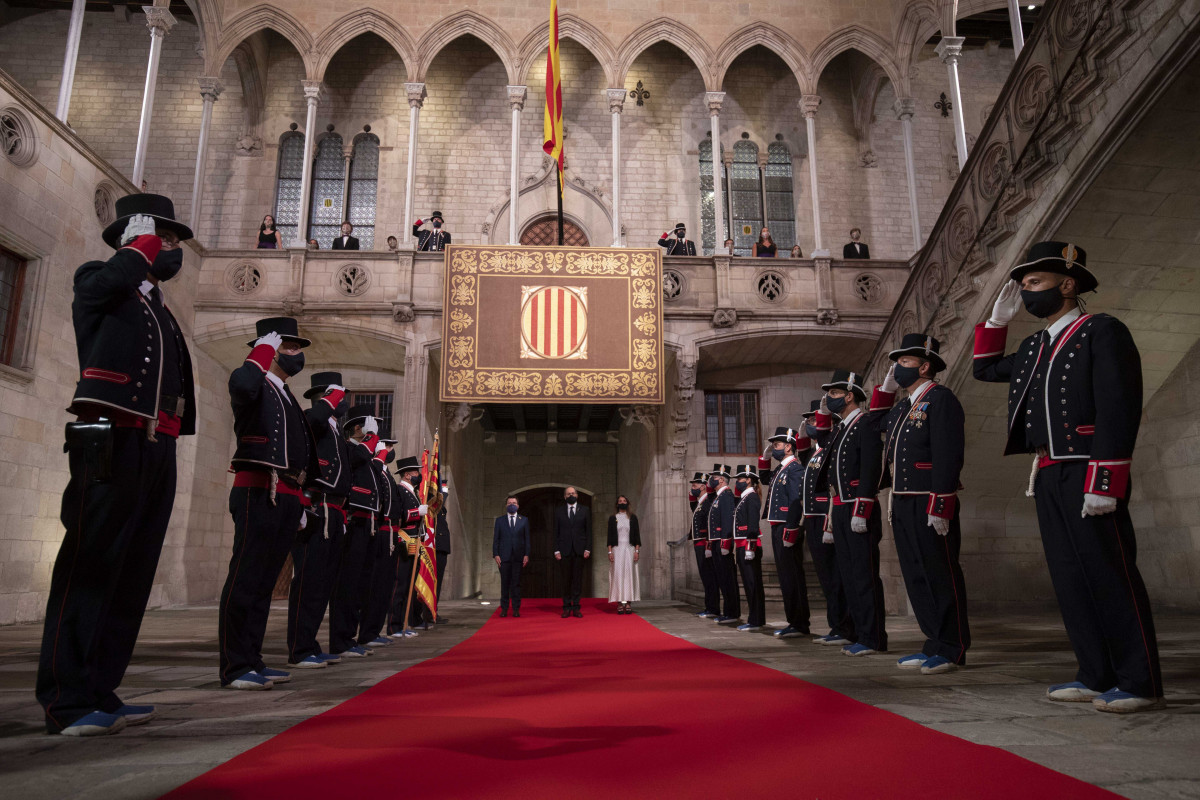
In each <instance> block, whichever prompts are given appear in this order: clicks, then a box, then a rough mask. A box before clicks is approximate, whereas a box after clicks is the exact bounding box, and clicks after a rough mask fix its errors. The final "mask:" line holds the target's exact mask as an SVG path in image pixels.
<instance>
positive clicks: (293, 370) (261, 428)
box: [218, 317, 319, 689]
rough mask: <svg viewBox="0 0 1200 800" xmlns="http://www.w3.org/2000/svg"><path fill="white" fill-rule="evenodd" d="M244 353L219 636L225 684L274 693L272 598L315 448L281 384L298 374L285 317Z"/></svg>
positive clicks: (235, 395) (279, 674)
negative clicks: (267, 657)
mask: <svg viewBox="0 0 1200 800" xmlns="http://www.w3.org/2000/svg"><path fill="white" fill-rule="evenodd" d="M256 328H257V332H258V338H257V339H256V340H254V341H252V342H248V343H247V344H248V345H249V346H250V348H251V350H250V354H249V355H248V356H247V357H246V360H245V362H243V364H242V365H241V366H240V367H238V368H237V369H235V370H234V371H233V373H232V374H231V375H230V376H229V400H230V405H231V406H232V408H233V431H234V434H235V435H236V437H237V449H236V450H235V451H234V453H233V464H232V469H233V471H234V478H233V488H232V489H231V490H230V492H229V510H230V513H231V514H232V516H233V554H232V556H231V557H230V559H229V575H228V577H227V578H226V579H225V587H224V588H223V589H222V591H221V603H220V617H219V619H218V637H219V642H220V654H221V658H220V678H221V685H222V686H225V687H228V688H231V689H270V688H271V686H272V684H273V683H283V682H285V681H287V680H289V679H290V677H291V676H290V675H289V674H288V673H286V672H284V671H282V670H276V669H269V668H268V667H267V666H266V664H264V663H263V659H262V643H263V637H264V636H265V635H266V631H267V617H268V615H269V614H270V611H271V592H272V590H274V588H275V580H276V579H277V578H278V577H279V572H280V571H281V570H282V569H283V565H284V563H285V562H286V561H287V557H288V553H289V552H290V551H291V549H292V545H293V544H294V543H295V541H296V536H297V532H298V531H299V530H300V527H301V525H305V524H306V521H305V515H304V507H303V500H302V497H303V493H302V491H301V490H302V487H304V485H305V484H306V482H307V480H308V475H315V474H316V473H317V472H318V471H319V470H318V465H317V446H316V441H315V440H314V438H313V432H312V429H311V428H310V427H309V425H308V420H307V419H306V418H305V416H304V412H303V411H302V410H301V409H300V403H299V402H298V401H297V400H296V398H295V396H294V395H293V394H292V392H291V390H290V389H289V388H288V386H287V379H288V378H291V377H294V376H295V375H297V374H299V373H300V370H302V369H304V348H305V347H308V346H309V344H311V342H310V341H309V340H308V339H305V338H304V337H302V336H300V334H299V331H298V330H297V326H296V320H294V319H292V318H291V317H272V318H269V319H260V320H259V321H258V322H257V324H256Z"/></svg>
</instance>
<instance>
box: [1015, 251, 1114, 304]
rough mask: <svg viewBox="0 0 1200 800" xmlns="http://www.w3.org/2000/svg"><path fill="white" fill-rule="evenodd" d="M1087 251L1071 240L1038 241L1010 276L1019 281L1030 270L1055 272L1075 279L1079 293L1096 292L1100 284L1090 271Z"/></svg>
mask: <svg viewBox="0 0 1200 800" xmlns="http://www.w3.org/2000/svg"><path fill="white" fill-rule="evenodd" d="M1086 265H1087V253H1085V252H1084V251H1083V248H1082V247H1076V246H1075V245H1073V244H1071V243H1069V242H1038V243H1037V244H1035V245H1034V246H1033V247H1030V248H1029V254H1028V255H1026V256H1025V261H1024V262H1023V263H1021V264H1018V265H1017V266H1015V267H1013V268H1012V271H1011V272H1009V273H1008V277H1010V278H1012V279H1013V280H1014V281H1019V280H1021V279H1022V278H1024V277H1025V276H1026V275H1028V274H1029V273H1030V272H1053V273H1056V274H1058V275H1066V276H1067V277H1068V278H1074V279H1075V285H1076V287H1078V292H1079V294H1083V293H1084V292H1094V291H1096V287H1097V286H1099V285H1100V281H1098V280H1096V276H1095V275H1093V274H1092V273H1090V272H1088V269H1087V266H1086Z"/></svg>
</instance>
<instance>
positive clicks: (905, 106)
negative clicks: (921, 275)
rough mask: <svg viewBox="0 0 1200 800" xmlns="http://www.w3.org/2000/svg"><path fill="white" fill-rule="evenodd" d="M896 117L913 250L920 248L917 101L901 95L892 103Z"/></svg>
mask: <svg viewBox="0 0 1200 800" xmlns="http://www.w3.org/2000/svg"><path fill="white" fill-rule="evenodd" d="M892 109H893V110H894V111H895V112H896V118H897V119H899V120H900V126H901V129H902V130H903V131H904V169H905V173H906V174H907V175H908V212H909V215H910V216H911V217H912V235H913V252H914V253H915V252H916V251H918V250H920V249H921V217H920V214H919V212H918V210H917V167H916V164H915V163H913V137H912V118H913V114H914V113H915V112H916V110H917V101H916V100H913V99H912V98H911V97H901V98H899V99H898V100H896V102H895V104H893V105H892Z"/></svg>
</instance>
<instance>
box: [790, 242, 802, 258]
mask: <svg viewBox="0 0 1200 800" xmlns="http://www.w3.org/2000/svg"><path fill="white" fill-rule="evenodd" d="M792 258H804V254H803V253H801V252H800V245H798V244H794V245H792Z"/></svg>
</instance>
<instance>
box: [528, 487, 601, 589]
mask: <svg viewBox="0 0 1200 800" xmlns="http://www.w3.org/2000/svg"><path fill="white" fill-rule="evenodd" d="M565 488H566V486H539V487H537V488H536V489H526V490H525V491H523V492H521V493H519V494H518V495H517V502H518V503H520V505H521V513H522V514H524V515H525V516H526V517H528V518H529V538H530V544H531V545H532V546H533V552H532V553H530V555H529V566H527V567H526V568H525V570H524V571H523V572H522V573H521V596H522V597H562V595H563V577H562V569H561V565H560V564H559V563H558V562H557V561H555V560H554V510H555V509H556V508H558V507H559V506H560V505H562V502H563V489H565ZM579 505H581V506H583V507H584V508H587V509H590V508H591V506H592V497H591V495H589V494H588V493H587V492H585V491H583V490H579ZM595 525H596V519H595V517H594V516H593V518H592V530H593V535H594V531H595ZM595 556H596V554H595V553H592V557H593V558H595ZM606 557H607V556H606ZM582 595H583V596H584V597H591V596H592V570H591V565H588V566H587V567H586V568H585V569H584V570H583V592H582Z"/></svg>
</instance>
